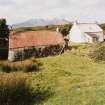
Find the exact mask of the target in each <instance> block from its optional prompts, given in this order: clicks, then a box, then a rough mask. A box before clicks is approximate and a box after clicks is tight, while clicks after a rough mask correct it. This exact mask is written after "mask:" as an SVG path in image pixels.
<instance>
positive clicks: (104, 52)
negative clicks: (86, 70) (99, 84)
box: [89, 43, 105, 61]
mask: <svg viewBox="0 0 105 105" xmlns="http://www.w3.org/2000/svg"><path fill="white" fill-rule="evenodd" d="M89 56H90V58H92V59H93V60H94V61H105V43H101V44H96V45H95V46H93V47H92V49H91V50H90V53H89Z"/></svg>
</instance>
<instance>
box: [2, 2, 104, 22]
mask: <svg viewBox="0 0 105 105" xmlns="http://www.w3.org/2000/svg"><path fill="white" fill-rule="evenodd" d="M104 5H105V0H0V17H5V18H7V20H8V23H16V22H21V21H25V20H27V19H30V18H55V17H59V18H68V19H80V18H89V19H90V18H92V19H99V20H102V19H103V20H104V17H103V15H105V12H104V10H105V6H104Z"/></svg>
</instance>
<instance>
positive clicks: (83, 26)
mask: <svg viewBox="0 0 105 105" xmlns="http://www.w3.org/2000/svg"><path fill="white" fill-rule="evenodd" d="M77 26H78V27H79V29H80V30H81V31H82V32H102V31H103V30H102V29H101V27H100V26H99V25H98V24H96V23H78V24H77Z"/></svg>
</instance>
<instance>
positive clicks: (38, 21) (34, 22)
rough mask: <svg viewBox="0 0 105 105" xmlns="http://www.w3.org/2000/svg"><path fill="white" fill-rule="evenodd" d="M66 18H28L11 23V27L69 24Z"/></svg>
mask: <svg viewBox="0 0 105 105" xmlns="http://www.w3.org/2000/svg"><path fill="white" fill-rule="evenodd" d="M69 23H71V22H69V21H68V20H66V19H49V20H45V19H30V20H27V21H25V22H22V23H18V24H13V25H12V26H13V28H21V27H36V26H47V25H63V24H69Z"/></svg>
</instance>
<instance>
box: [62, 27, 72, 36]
mask: <svg viewBox="0 0 105 105" xmlns="http://www.w3.org/2000/svg"><path fill="white" fill-rule="evenodd" d="M70 29H71V25H65V26H64V27H62V28H61V29H60V32H61V34H62V35H63V36H67V35H68V34H69V31H70Z"/></svg>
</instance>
